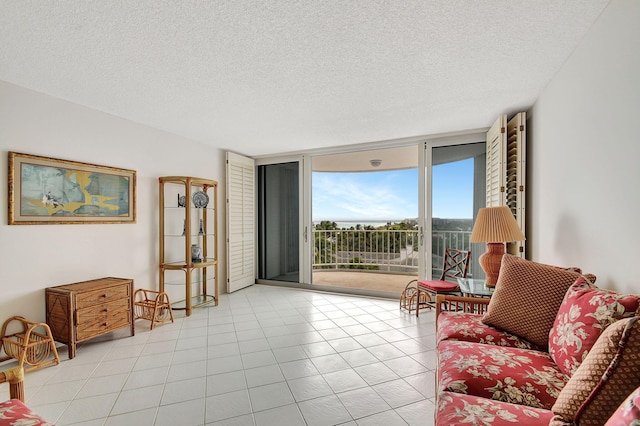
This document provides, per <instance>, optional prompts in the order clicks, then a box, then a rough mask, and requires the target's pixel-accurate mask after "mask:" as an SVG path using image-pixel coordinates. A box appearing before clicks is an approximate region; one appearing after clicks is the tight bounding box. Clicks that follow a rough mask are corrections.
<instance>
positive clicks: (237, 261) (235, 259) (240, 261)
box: [227, 152, 256, 293]
mask: <svg viewBox="0 0 640 426" xmlns="http://www.w3.org/2000/svg"><path fill="white" fill-rule="evenodd" d="M254 206H255V164H254V161H253V159H251V158H248V157H244V156H242V155H238V154H234V153H232V152H227V292H229V293H231V292H234V291H236V290H240V289H242V288H245V287H248V286H250V285H251V284H254V283H255V277H256V273H255V210H254Z"/></svg>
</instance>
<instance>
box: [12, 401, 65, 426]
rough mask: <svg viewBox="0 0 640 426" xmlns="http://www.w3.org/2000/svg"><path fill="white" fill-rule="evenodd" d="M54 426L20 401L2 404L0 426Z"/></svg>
mask: <svg viewBox="0 0 640 426" xmlns="http://www.w3.org/2000/svg"><path fill="white" fill-rule="evenodd" d="M39 425H42V426H54V424H53V423H49V422H47V421H45V420H44V419H43V418H42V417H40V416H38V415H37V414H34V413H33V412H32V411H31V410H30V409H29V407H27V406H26V405H24V403H23V402H22V401H20V400H18V399H10V400H9V401H4V402H0V426H39Z"/></svg>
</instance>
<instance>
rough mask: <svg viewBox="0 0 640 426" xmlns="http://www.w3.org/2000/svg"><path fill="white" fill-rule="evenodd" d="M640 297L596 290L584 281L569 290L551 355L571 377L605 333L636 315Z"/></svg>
mask: <svg viewBox="0 0 640 426" xmlns="http://www.w3.org/2000/svg"><path fill="white" fill-rule="evenodd" d="M639 303H640V295H626V294H620V293H617V292H614V291H611V290H604V289H599V288H595V287H593V286H592V285H591V283H589V282H587V281H586V280H585V279H584V278H578V280H577V281H576V282H575V283H574V284H573V285H572V286H571V287H570V288H569V290H568V291H567V294H566V295H565V296H564V300H563V301H562V304H561V305H560V309H559V311H558V315H557V316H556V320H555V322H554V323H553V328H552V329H551V333H549V354H550V355H551V358H553V360H554V361H555V362H556V364H558V368H560V370H562V372H563V373H565V374H566V375H568V376H571V375H572V374H573V373H574V372H575V371H576V369H577V368H578V366H579V365H580V363H581V362H582V361H583V360H584V358H585V357H586V356H587V354H588V353H589V350H590V349H591V347H592V346H593V345H594V343H595V342H596V340H597V339H598V337H599V336H600V334H601V333H602V331H604V329H605V328H607V327H608V326H609V325H611V324H612V323H614V322H615V321H617V320H619V319H622V318H628V317H632V316H634V315H635V312H636V311H637V310H638V304H639Z"/></svg>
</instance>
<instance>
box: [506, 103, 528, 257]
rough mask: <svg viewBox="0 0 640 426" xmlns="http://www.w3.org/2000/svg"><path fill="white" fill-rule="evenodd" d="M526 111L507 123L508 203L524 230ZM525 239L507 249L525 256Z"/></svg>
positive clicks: (508, 246)
mask: <svg viewBox="0 0 640 426" xmlns="http://www.w3.org/2000/svg"><path fill="white" fill-rule="evenodd" d="M526 118H527V117H526V113H524V112H519V113H518V114H516V115H515V116H514V117H513V118H512V119H511V120H509V122H508V123H507V149H506V153H507V155H506V176H507V182H506V191H505V193H506V205H507V206H508V207H509V208H510V209H511V213H513V216H514V217H515V218H516V221H517V222H518V225H519V226H520V229H521V230H522V232H523V233H524V234H525V236H526V235H527V234H526V232H525V231H526V230H525V212H526V209H525V192H524V189H525V179H526V165H527V161H526V151H527V139H526V132H525V121H526ZM524 247H525V242H524V241H517V242H514V243H510V244H507V251H508V252H509V253H511V254H513V255H516V256H521V257H524Z"/></svg>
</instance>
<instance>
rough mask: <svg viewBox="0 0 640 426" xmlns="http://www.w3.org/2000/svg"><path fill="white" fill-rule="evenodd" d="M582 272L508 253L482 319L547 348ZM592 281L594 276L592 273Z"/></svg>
mask: <svg viewBox="0 0 640 426" xmlns="http://www.w3.org/2000/svg"><path fill="white" fill-rule="evenodd" d="M580 276H581V275H580V274H579V273H577V272H573V271H572V270H568V269H563V268H558V267H555V266H551V265H544V264H541V263H536V262H532V261H530V260H525V259H521V258H519V257H517V256H513V255H510V254H505V255H504V256H503V257H502V264H501V267H500V275H499V276H498V282H497V283H496V290H495V292H494V293H493V296H492V297H491V301H490V302H489V306H488V307H487V312H486V313H485V314H484V317H483V318H482V322H484V323H485V324H488V325H492V326H494V327H498V328H501V329H503V330H506V331H508V332H510V333H513V334H515V335H517V336H520V337H522V338H524V339H525V340H528V341H530V342H531V343H535V344H536V345H538V346H540V347H543V348H546V347H547V345H548V344H549V331H550V330H551V327H552V326H553V322H554V321H555V318H556V314H557V313H558V309H559V308H560V304H561V303H562V299H563V298H564V295H565V294H566V293H567V290H568V289H569V287H570V286H571V284H573V283H574V282H575V281H576V280H577V279H578V278H579V277H580ZM589 280H590V281H591V282H594V281H595V277H594V276H589Z"/></svg>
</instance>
